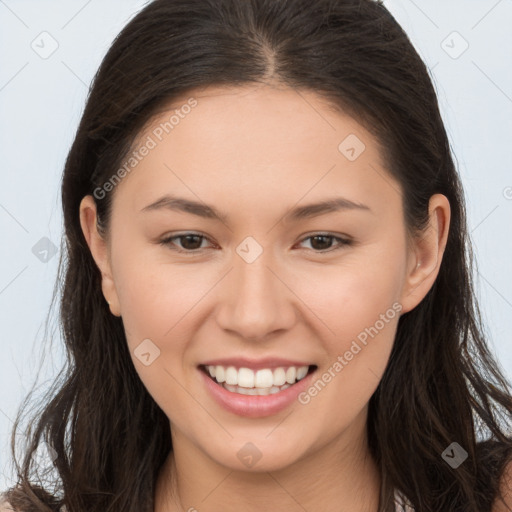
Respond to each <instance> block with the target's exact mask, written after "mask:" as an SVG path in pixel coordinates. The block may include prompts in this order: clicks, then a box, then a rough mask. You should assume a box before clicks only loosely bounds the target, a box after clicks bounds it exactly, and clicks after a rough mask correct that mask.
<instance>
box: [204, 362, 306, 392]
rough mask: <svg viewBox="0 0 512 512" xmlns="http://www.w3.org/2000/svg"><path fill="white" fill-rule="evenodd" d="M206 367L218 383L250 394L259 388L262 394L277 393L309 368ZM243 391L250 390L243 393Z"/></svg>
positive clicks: (300, 378)
mask: <svg viewBox="0 0 512 512" xmlns="http://www.w3.org/2000/svg"><path fill="white" fill-rule="evenodd" d="M206 368H207V371H208V373H209V374H210V376H211V377H212V378H213V379H214V380H216V381H217V382H218V383H219V384H222V383H225V384H226V386H229V387H231V388H233V390H235V389H236V388H241V389H243V391H242V394H251V395H252V394H259V390H262V391H264V393H262V394H268V392H270V393H277V392H278V391H279V390H280V389H286V388H285V387H284V386H287V387H289V386H290V385H291V384H295V382H296V381H299V380H302V379H303V378H304V377H305V376H306V375H307V373H308V370H309V366H300V367H295V366H290V367H289V368H283V367H279V368H275V369H274V370H273V371H272V370H271V369H270V368H264V369H262V370H257V371H254V370H251V369H250V368H245V367H242V368H238V369H237V368H235V367H234V366H228V367H227V368H226V367H224V366H220V365H217V366H207V367H206ZM226 386H225V387H226ZM229 387H226V389H229ZM274 388H275V389H277V391H275V389H274ZM252 390H256V392H255V393H253V392H252ZM245 391H251V392H250V393H245Z"/></svg>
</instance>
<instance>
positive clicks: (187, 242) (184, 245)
mask: <svg viewBox="0 0 512 512" xmlns="http://www.w3.org/2000/svg"><path fill="white" fill-rule="evenodd" d="M175 240H179V245H178V244H176V243H175ZM204 240H207V238H206V237H205V236H204V235H201V234H198V233H183V234H180V235H173V236H168V237H166V238H164V239H163V240H161V241H160V244H162V245H165V246H167V247H169V248H170V249H172V250H173V251H178V252H199V251H201V250H202V249H204V248H205V247H201V244H202V242H203V241H204Z"/></svg>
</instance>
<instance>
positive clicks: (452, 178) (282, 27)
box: [8, 0, 512, 512]
mask: <svg viewBox="0 0 512 512" xmlns="http://www.w3.org/2000/svg"><path fill="white" fill-rule="evenodd" d="M270 81H278V82H280V83H281V84H285V85H287V86H289V87H293V88H295V89H296V90H301V89H303V90H310V91H314V92H316V93H317V94H319V95H322V96H323V97H324V98H326V99H327V100H329V101H330V102H331V104H332V105H333V106H334V107H335V108H339V109H342V110H343V111H344V112H347V113H349V114H350V115H352V116H353V117H354V118H355V119H356V120H357V121H359V122H360V123H361V124H362V125H363V126H365V127H366V128H367V129H368V130H369V131H370V132H371V133H373V134H374V135H375V136H376V137H377V139H378V140H379V141H380V143H381V146H382V151H383V156H384V158H385V161H386V166H387V169H388V170H389V173H390V174H391V175H392V176H393V177H394V178H396V179H397V180H398V182H399V183H400V184H401V187H402V191H403V208H404V213H405V219H406V224H407V228H408V229H409V231H410V232H411V233H420V232H421V230H422V228H423V227H424V226H425V223H426V220H427V215H428V202H429V198H430V197H431V196H432V195H433V194H436V193H441V194H444V195H445V196H446V197H447V198H448V199H449V201H450V205H451V227H450V232H449V237H448V242H447V246H446V250H445V254H444V258H443V262H442V265H441V268H440V271H439V275H438V277H437V279H436V282H435V283H434V285H433V286H432V288H431V289H430V291H429V292H428V294H427V296H426V297H425V298H424V300H423V301H422V302H421V303H420V304H419V305H418V306H417V307H416V308H415V309H413V310H412V311H410V312H408V313H406V314H404V315H402V317H401V318H400V320H399V324H398V331H397V334H396V339H395V343H394V346H393V350H392V353H391V356H390V360H389V364H388V366H387V369H386V371H385V373H384V375H383V377H382V380H381V382H380V384H379V386H378V389H377V390H376V392H375V393H374V395H373V396H372V397H371V399H370V403H369V415H368V426H367V428H368V436H369V442H370V449H371V453H372V456H373V457H374V458H375V460H376V462H377V464H378V465H379V468H380V471H381V474H382V481H383V493H382V496H381V510H383V511H386V512H388V511H391V510H394V509H393V504H392V496H393V490H394V489H398V490H399V491H401V492H402V493H403V494H404V495H405V496H406V497H407V498H408V499H409V500H410V502H411V503H412V505H413V506H414V507H415V510H416V512H434V511H435V512H438V511H443V512H444V511H464V512H485V511H486V512H490V511H491V504H492V502H493V500H494V499H496V497H497V493H498V484H499V477H500V474H501V472H502V470H503V467H504V463H505V461H506V460H507V459H508V458H510V454H511V448H512V440H511V438H510V426H511V411H512V397H511V394H512V393H511V389H510V385H509V383H508V382H507V381H506V379H505V377H504V376H503V374H502V373H501V372H500V370H499V367H498V364H497V362H496V361H495V360H494V359H493V357H492V355H491V354H490V352H489V349H488V346H487V344H486V340H485V336H484V334H483V333H484V330H483V326H482V322H481V318H480V313H479V310H478V305H477V303H476V300H475V296H474V291H473V284H472V275H473V255H472V252H471V246H470V240H469V236H468V232H467V227H466V216H465V207H464V197H463V191H462V188H461V183H460V179H459V176H458V174H457V171H456V169H455V166H454V161H453V157H452V154H451V149H450V145H449V142H448V138H447V134H446V131H445V127H444V126H443V122H442V119H441V116H440V112H439V107H438V102H437V97H436V94H435V91H434V88H433V85H432V82H431V79H430V76H429V72H428V69H427V68H426V66H425V64H424V63H423V61H422V60H421V58H420V57H419V55H418V54H417V52H416V51H415V49H414V47H413V45H412V44H411V42H410V40H409V39H408V37H407V35H406V34H405V33H404V31H403V30H402V28H401V27H400V26H399V25H398V23H397V22H396V21H395V19H394V18H393V17H392V16H391V14H390V13H389V12H388V10H387V9H386V8H385V7H384V6H383V4H382V2H380V1H374V0H243V1H240V0H155V1H153V2H152V3H150V4H149V5H147V6H146V7H145V8H144V9H143V10H142V11H141V12H139V13H138V14H137V15H136V16H135V17H134V18H133V20H132V21H131V22H130V23H129V24H128V25H127V26H126V27H125V28H124V29H123V31H122V32H121V33H120V34H119V36H118V37H117V38H116V39H115V41H114V43H113V44H112V46H111V48H110V50H109V51H108V53H107V55H106V56H105V58H104V60H103V62H102V64H101V67H100V69H99V70H98V73H97V74H96V76H95V78H94V82H93V85H92V87H91V90H90V94H89V97H88V100H87V104H86V107H85V111H84V113H83V116H82V119H81V122H80V125H79V127H78V130H77V133H76V136H75V139H74V142H73V145H72V147H71V150H70V152H69V155H68V158H67V161H66V165H65V169H64V175H63V182H62V204H63V214H64V227H65V236H64V239H63V249H64V251H63V252H64V256H63V258H62V260H61V262H60V266H59V275H58V282H59V283H62V294H61V299H60V320H61V324H62V334H63V338H64V341H65V345H66V351H67V356H68V362H67V365H66V368H65V369H64V371H63V373H62V375H61V378H60V379H59V380H58V381H57V382H56V383H55V385H54V386H53V388H52V390H51V391H50V395H49V397H48V400H47V401H46V402H45V403H43V404H42V406H41V407H40V408H38V409H36V410H35V411H34V414H33V416H32V417H33V419H32V421H31V422H30V428H29V429H28V430H27V433H28V435H29V439H30V443H29V446H28V447H27V448H26V449H25V450H24V452H23V454H22V457H21V458H20V459H19V462H16V468H17V473H18V482H17V485H16V486H15V487H13V488H12V489H11V490H10V492H9V494H8V498H9V500H10V502H11V503H12V505H13V506H14V507H16V508H19V509H20V510H23V511H50V510H58V509H59V507H60V506H61V505H63V504H64V505H66V508H67V510H68V511H69V512H108V511H121V510H122V511H123V512H144V511H152V510H153V506H154V501H153V499H154V490H155V481H156V477H157V475H158V473H159V470H160V468H161V466H162V463H163V461H164V460H165V458H166V456H167V455H168V453H169V450H171V449H172V444H171V439H170V431H169V421H168V419H167V417H166V416H165V415H164V413H163V411H162V410H161V409H160V408H159V407H158V406H157V404H156V403H155V402H154V400H153V399H152V397H151V396H150V395H149V393H148V391H147V390H146V389H145V387H144V386H143V384H142V383H141V380H140V379H139V377H138V375H137V373H136V371H135V368H134V366H133V363H132V360H131V358H130V354H129V352H128V348H127V342H126V338H125V333H124V330H123V324H122V321H121V319H120V318H118V317H115V316H113V315H112V314H111V313H110V311H109V308H108V305H107V304H106V303H105V300H104V297H103V295H102V291H101V278H100V273H99V270H98V268H97V267H96V265H95V263H94V260H93V259H92V256H91V254H90V251H89V249H88V246H87V244H86V241H85V239H84V236H83V233H82V230H81V227H80V222H79V204H80V201H81V199H82V198H83V197H84V196H85V195H88V194H93V193H94V191H95V190H96V189H97V188H98V187H100V188H101V187H103V185H104V184H105V183H106V181H107V180H108V179H109V178H110V177H111V176H112V174H113V171H115V170H116V169H118V168H119V166H120V165H121V163H122V161H123V159H124V157H125V156H126V155H127V154H128V152H129V151H130V149H131V147H132V145H133V143H134V141H135V139H136V136H137V134H138V133H140V130H141V129H142V128H143V127H144V126H145V124H146V123H147V122H148V120H149V119H151V117H152V116H153V115H155V113H157V112H159V111H160V110H163V109H165V106H166V105H169V103H170V102H171V101H172V100H173V99H174V98H176V97H178V96H180V97H183V95H184V94H187V93H190V92H191V91H194V89H195V88H202V87H206V86H209V85H221V84H224V85H227V86H229V85H241V84H248V83H268V82H270ZM113 193H114V192H109V193H107V194H106V195H105V197H102V198H101V199H97V200H96V203H97V210H98V216H99V220H100V223H101V225H102V226H104V227H105V229H108V226H109V215H110V211H111V199H112V194H113ZM20 419H21V411H20V414H19V415H18V418H17V421H16V426H15V428H16V429H19V428H20V425H21V423H20ZM13 439H14V436H13ZM43 441H45V442H46V443H48V445H49V446H50V447H51V448H52V450H55V453H56V455H57V457H56V459H55V461H54V473H53V475H54V477H55V478H54V479H53V480H52V478H50V477H49V476H48V474H46V476H45V475H38V467H37V466H36V465H35V464H34V463H33V457H32V455H33V453H34V451H35V450H36V448H37V447H38V446H40V445H41V444H42V442H43ZM453 442H457V443H458V445H460V446H461V447H462V448H463V449H464V450H465V451H466V452H467V454H468V458H467V459H466V460H465V461H464V463H462V464H461V465H460V466H459V467H458V468H457V469H453V468H452V467H451V466H450V465H449V464H447V463H446V461H445V460H443V457H442V456H441V454H442V453H443V451H444V450H445V449H446V448H447V447H449V446H450V445H451V443H453ZM15 452H16V449H15V446H14V442H13V457H15ZM15 459H16V457H15Z"/></svg>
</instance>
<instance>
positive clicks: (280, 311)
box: [217, 251, 297, 341]
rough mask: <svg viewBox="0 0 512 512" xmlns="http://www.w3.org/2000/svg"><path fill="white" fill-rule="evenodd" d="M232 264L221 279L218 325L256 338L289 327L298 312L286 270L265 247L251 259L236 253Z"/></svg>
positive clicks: (260, 338) (251, 338)
mask: <svg viewBox="0 0 512 512" xmlns="http://www.w3.org/2000/svg"><path fill="white" fill-rule="evenodd" d="M268 252H270V251H268ZM233 267H234V268H233V269H232V270H231V272H229V274H228V276H226V279H223V281H222V282H223V285H222V286H223V290H222V293H221V298H220V304H219V306H218V310H217V323H218V325H219V326H220V327H221V328H222V329H225V330H227V331H231V332H235V333H237V334H238V335H239V336H241V337H242V338H244V339H248V340H253V341H258V340H263V339H266V338H267V337H268V336H269V335H270V334H272V333H275V332H277V331H283V332H284V331H285V330H288V329H290V328H291V326H292V325H293V324H294V322H295V321H296V316H297V313H296V306H295V300H294V298H295V296H294V294H293V292H292V291H291V289H292V286H291V283H289V282H287V281H288V280H289V279H288V280H287V276H286V272H284V271H280V270H279V268H276V265H275V264H274V263H273V262H272V261H271V260H270V258H268V257H267V254H266V251H263V253H262V254H261V255H260V256H259V257H258V258H257V259H256V260H255V261H253V262H252V263H248V262H246V261H244V260H243V259H242V258H241V257H239V256H238V254H236V253H235V254H234V255H233Z"/></svg>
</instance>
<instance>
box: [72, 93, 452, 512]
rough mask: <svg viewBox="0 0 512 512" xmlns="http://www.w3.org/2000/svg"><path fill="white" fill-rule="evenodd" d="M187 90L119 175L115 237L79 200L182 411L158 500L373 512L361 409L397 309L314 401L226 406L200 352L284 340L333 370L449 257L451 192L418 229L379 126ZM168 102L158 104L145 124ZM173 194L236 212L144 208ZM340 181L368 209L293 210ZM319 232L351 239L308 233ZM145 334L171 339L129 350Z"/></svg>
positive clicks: (373, 473) (309, 106) (289, 353)
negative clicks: (203, 369)
mask: <svg viewBox="0 0 512 512" xmlns="http://www.w3.org/2000/svg"><path fill="white" fill-rule="evenodd" d="M190 96H193V97H195V98H196V99H197V101H198V105H197V106H196V107H195V108H194V109H193V110H192V111H191V112H190V114H188V115H187V116H185V117H184V118H183V119H181V120H180V123H179V124H178V125H177V126H175V127H174V129H173V130H172V131H171V132H170V133H169V134H168V135H167V136H165V137H164V138H163V140H162V141H161V142H159V144H158V145H157V147H155V148H154V149H152V150H151V151H150V152H149V154H148V155H147V156H146V157H145V158H144V159H143V160H142V161H141V162H140V163H139V164H138V165H137V167H136V169H135V170H134V171H132V172H131V173H130V174H129V175H127V176H126V177H125V178H124V179H123V180H122V181H121V183H120V184H119V185H117V187H116V188H115V191H114V199H113V207H112V208H113V209H112V218H111V225H110V231H109V233H108V236H106V237H105V238H102V237H101V236H100V235H99V234H98V232H97V229H96V208H95V202H94V200H93V198H92V196H87V197H85V198H84V199H83V201H82V203H81V206H80V219H81V224H82V229H83V232H84V235H85V238H86V240H87V243H88V244H89V247H90V250H91V253H92V255H93V257H94V259H95V261H96V263H97V265H98V267H99V269H100V271H101V273H102V289H103V293H104V296H105V298H106V300H107V301H108V302H109V303H110V309H111V312H112V314H114V315H118V316H122V318H123V323H124V326H125V329H126V335H127V341H128V344H129V347H130V351H131V354H132V359H133V363H134V365H135V369H136V371H137V372H138V374H139V376H140V378H141V380H142V381H143V383H144V385H145V386H146V388H147V389H148V391H149V393H150V394H151V395H152V396H153V398H154V399H155V401H156V402H157V403H158V404H159V406H160V407H161V408H162V410H163V411H164V412H165V414H166V415H167V416H168V418H169V420H170V424H171V435H172V441H173V447H174V453H171V455H170V456H169V458H168V460H167V462H166V464H165V465H164V467H163V468H162V471H161V473H160V477H159V479H158V486H157V490H156V495H155V498H156V506H155V510H156V511H157V512H164V511H165V512H168V511H177V510H194V509H195V510H198V511H199V512H211V511H215V512H217V511H219V512H220V511H223V512H226V511H227V512H230V511H235V510H236V511H247V512H252V511H255V512H256V511H257V512H261V510H287V511H292V512H294V511H303V510H308V511H323V512H324V511H333V512H334V511H336V512H340V511H345V512H348V511H351V512H363V511H367V512H370V511H371V512H375V511H376V510H377V507H378V500H379V488H380V484H381V477H380V474H379V471H378V469H377V467H376V465H375V464H374V462H373V461H372V459H371V458H370V456H369V452H368V446H367V438H366V419H367V409H368V401H369V399H370V397H371V396H372V394H373V392H374V391H375V389H376V388H377V386H378V384H379V381H380V379H381V377H382V374H383V372H384V370H385V368H386V365H387V362H388V359H389V355H390V352H391V349H392V345H393V342H394V338H395V333H396V327H397V323H398V319H399V314H397V315H396V316H395V317H394V318H393V319H392V320H389V321H388V322H387V323H386V324H385V326H384V328H382V329H381V330H380V331H379V332H378V334H377V335H376V336H375V337H374V338H373V339H370V340H369V342H368V344H367V345H366V346H364V348H363V349H362V350H361V351H360V352H359V353H357V355H355V356H354V357H353V359H352V360H351V361H349V362H348V364H347V365H346V366H344V368H343V370H342V371H341V372H339V373H337V374H336V377H335V378H333V379H332V380H331V381H330V382H329V383H328V384H327V385H326V386H325V387H324V388H323V389H322V391H321V392H320V393H318V395H317V396H315V397H314V398H312V399H311V401H310V402H309V403H307V404H306V405H303V404H300V403H298V402H294V403H293V404H292V405H291V406H290V407H288V408H287V409H285V410H283V411H281V412H280V413H278V414H275V415H271V416H268V417H264V418H256V419H250V418H244V417H239V416H237V415H235V414H233V413H230V412H228V411H226V410H224V409H223V408H222V407H220V406H219V405H218V404H217V403H216V402H215V401H214V400H213V398H212V397H211V396H210V395H209V394H207V392H206V389H205V387H204V384H203V382H202V379H200V378H199V377H200V375H199V374H198V369H197V365H198V364H200V363H202V362H204V361H206V360H209V359H214V358H220V357H228V356H234V357H237V356H247V357H250V358H263V357H267V356H275V357H284V358H293V359H298V360H300V361H309V362H311V364H316V365H317V366H318V371H317V373H318V374H319V375H321V374H322V373H323V372H326V371H327V370H328V368H329V367H332V365H333V363H334V362H335V361H336V360H337V358H338V356H339V355H343V354H344V353H345V352H346V351H347V350H349V348H350V346H351V343H352V341H353V340H355V339H356V338H357V335H358V334H359V333H361V332H362V331H364V329H365V328H367V327H369V326H373V325H374V324H375V323H376V321H377V320H378V319H379V318H380V315H381V314H385V313H386V311H387V310H389V309H390V308H391V306H392V305H393V304H394V303H399V304H400V305H401V307H402V313H404V312H407V311H410V310H411V309H413V308H414V307H415V306H416V305H417V304H418V303H419V302H420V301H421V300H422V299H423V298H424V296H425V295H426V293H427V292H428V290H429V289H430V288H431V286H432V285H433V283H434V281H435V279H436V277H437V275H438V271H439V267H440V264H441V261H442V256H443V252H444V249H445V245H446V239H447V235H448V229H449V221H450V207H449V202H448V200H447V198H446V197H445V196H443V195H435V196H433V197H432V198H431V200H430V205H429V214H430V224H429V226H428V228H427V229H426V230H425V232H424V233H422V235H421V236H419V237H415V238H412V239H408V236H407V231H406V226H405V224H404V220H403V208H402V198H401V193H400V186H399V184H398V183H397V182H396V181H395V180H394V179H393V178H392V177H391V175H390V174H389V173H388V171H387V170H386V169H385V168H384V167H383V165H382V162H381V155H380V152H379V146H378V143H377V141H376V140H375V138H374V137H373V136H372V135H370V134H369V133H368V132H367V131H366V130H365V129H364V128H363V127H362V126H361V125H359V124H358V123H357V122H356V121H355V120H354V119H352V118H350V117H348V116H347V115H345V114H343V113H342V112H339V111H335V110H334V109H333V108H331V107H330V106H329V105H327V104H326V103H325V101H324V100H322V98H320V97H319V96H317V95H316V94H315V93H313V92H304V91H301V92H300V94H299V93H298V92H297V91H295V90H293V89H290V88H284V87H282V88H278V87H272V86H269V85H265V86H259V85H258V86H255V85H251V86H244V87H237V88H234V87H231V88H226V87H209V88H206V89H203V90H201V91H196V94H189V95H187V96H186V97H184V98H183V102H182V103H181V104H184V103H185V102H186V99H187V98H189V97H190ZM176 105H177V106H179V105H180V102H174V103H173V107H174V106H176ZM169 115H170V112H166V113H165V114H163V115H161V116H159V117H157V118H155V119H154V120H153V122H152V124H151V125H150V126H148V127H147V129H146V130H145V131H144V133H141V134H140V135H141V137H140V140H141V141H143V140H145V138H146V137H147V135H148V134H151V133H152V130H153V129H154V128H155V127H156V126H158V125H159V123H160V122H162V121H163V120H167V119H168V118H169ZM350 134H355V135H357V137H358V138H359V139H360V140H361V141H363V142H364V144H365V146H366V148H365V150H364V151H363V152H362V153H361V154H360V156H359V157H358V158H357V159H356V160H355V161H349V160H348V159H347V158H346V157H345V156H344V155H343V154H342V153H341V152H340V151H339V150H338V145H339V144H340V142H342V141H343V140H344V139H345V138H346V137H347V136H348V135H350ZM165 193H172V194H175V195H177V196H180V197H185V198H187V199H192V200H196V201H197V200H200V201H201V202H203V203H207V204H209V205H212V206H214V207H215V208H217V209H219V210H222V211H223V212H225V213H226V215H228V220H227V221H226V222H225V223H223V222H219V221H216V220H212V219H204V218H201V217H198V216H195V215H192V214H190V213H183V212H176V211H171V210H165V209H161V210H158V211H156V210H155V211H151V212H141V210H142V209H143V208H144V207H145V206H147V205H149V204H150V203H152V202H154V201H156V200H157V199H159V198H160V197H161V196H162V195H164V194H165ZM333 196H342V197H344V198H348V199H350V200H352V201H355V202H358V203H363V204H365V205H367V206H368V208H369V209H370V210H369V211H367V210H361V209H353V210H340V211H337V212H331V213H327V214H324V215H319V216H316V217H312V218H310V219H301V220H299V221H296V222H292V221H291V220H290V219H289V218H287V217H285V215H286V214H287V213H288V212H289V211H290V210H291V209H292V208H294V207H296V206H302V205H305V204H309V203H313V202H317V201H320V200H324V199H327V198H330V197H333ZM189 231H193V232H199V233H200V234H203V235H205V236H206V237H207V238H206V239H198V240H193V243H196V244H197V245H196V246H195V247H197V246H199V245H200V246H201V247H202V249H201V251H200V252H197V250H196V253H195V254H193V255H189V254H181V253H179V252H176V251H174V250H172V247H175V248H187V247H193V246H192V245H191V243H190V242H189V245H188V246H187V245H186V243H187V240H183V239H174V245H173V243H172V242H170V243H169V244H168V245H167V246H164V245H159V244H158V242H159V240H161V239H163V238H164V237H165V236H167V235H170V234H172V233H180V234H183V232H189ZM319 232H320V233H326V232H327V233H329V234H332V235H333V236H340V237H342V238H343V237H345V238H346V237H351V238H352V239H353V241H354V242H353V244H352V245H339V243H338V242H337V240H336V239H327V240H326V241H323V242H322V240H320V241H318V240H317V241H316V242H315V240H312V239H311V238H308V237H311V236H313V235H315V234H318V233H319ZM248 236H251V237H253V238H254V239H255V240H256V241H257V242H258V244H259V245H260V246H261V247H262V249H263V252H262V254H261V255H260V256H259V257H258V258H257V259H256V260H255V261H254V262H252V263H247V262H246V261H245V260H244V259H242V258H241V257H240V256H239V255H238V253H237V252H236V248H237V247H238V246H239V244H240V243H241V242H242V241H243V240H244V239H245V238H246V237H248ZM322 243H324V245H321V244H322ZM180 244H181V245H180ZM333 249H337V250H333ZM184 250H185V249H184ZM189 250H190V249H189ZM322 251H323V252H322ZM147 338H149V339H151V340H152V342H153V343H154V344H155V345H156V346H158V348H159V350H160V357H158V358H157V359H155V360H154V362H153V363H152V364H150V365H149V366H145V365H144V364H142V363H141V361H139V359H138V358H137V357H135V355H134V350H135V349H136V347H137V346H138V345H139V344H140V343H141V341H142V340H144V339H147ZM247 442H251V443H253V444H254V445H256V447H257V448H258V450H259V451H260V452H261V454H262V457H261V459H260V460H259V461H258V462H257V464H255V465H254V466H253V467H252V468H248V467H246V466H244V465H243V464H242V463H241V461H240V460H239V459H238V457H237V452H238V451H239V450H240V449H241V447H242V446H244V445H245V443H247ZM192 507H193V509H192Z"/></svg>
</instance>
